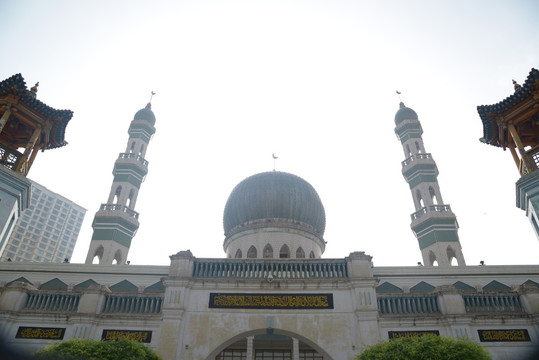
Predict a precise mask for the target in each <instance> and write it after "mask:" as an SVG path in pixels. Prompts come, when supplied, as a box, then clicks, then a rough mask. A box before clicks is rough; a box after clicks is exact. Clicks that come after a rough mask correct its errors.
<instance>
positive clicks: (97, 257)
mask: <svg viewBox="0 0 539 360" xmlns="http://www.w3.org/2000/svg"><path fill="white" fill-rule="evenodd" d="M104 251H105V249H103V246H99V247H98V248H97V249H96V250H95V252H94V257H93V259H92V264H99V263H101V259H102V258H103V252H104Z"/></svg>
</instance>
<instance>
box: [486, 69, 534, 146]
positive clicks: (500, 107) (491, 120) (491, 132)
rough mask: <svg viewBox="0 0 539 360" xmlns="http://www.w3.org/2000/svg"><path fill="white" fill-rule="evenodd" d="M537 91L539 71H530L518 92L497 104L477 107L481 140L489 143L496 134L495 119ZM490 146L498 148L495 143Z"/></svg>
mask: <svg viewBox="0 0 539 360" xmlns="http://www.w3.org/2000/svg"><path fill="white" fill-rule="evenodd" d="M538 89H539V70H537V69H531V71H530V74H529V75H528V78H527V79H526V82H525V83H524V84H523V85H522V87H521V88H520V90H516V91H515V93H514V94H512V95H510V96H508V97H506V98H505V99H504V100H502V101H500V102H499V103H497V104H493V105H479V106H478V107H477V112H478V113H479V116H480V117H481V121H482V122H483V138H484V139H485V142H487V143H490V141H491V140H492V139H493V137H494V136H495V134H496V133H497V124H496V117H497V116H498V115H499V114H501V113H503V112H504V111H506V110H508V109H510V108H511V107H513V106H516V105H517V104H519V103H520V102H522V101H523V100H525V99H526V98H528V97H530V96H531V95H532V93H533V92H534V91H536V90H538ZM492 145H495V146H499V144H495V143H493V144H492Z"/></svg>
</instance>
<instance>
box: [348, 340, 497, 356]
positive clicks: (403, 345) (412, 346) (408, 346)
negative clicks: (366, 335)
mask: <svg viewBox="0 0 539 360" xmlns="http://www.w3.org/2000/svg"><path fill="white" fill-rule="evenodd" d="M490 359H491V357H490V354H489V353H488V351H487V350H485V349H484V348H483V347H482V346H481V345H479V344H477V343H475V342H473V341H471V340H469V339H458V340H455V339H453V338H450V337H443V336H436V335H425V336H417V337H402V338H398V339H393V340H389V341H384V342H381V343H379V344H376V345H373V346H370V347H368V348H367V349H366V350H365V351H363V352H362V353H361V354H360V355H358V356H357V357H356V360H490Z"/></svg>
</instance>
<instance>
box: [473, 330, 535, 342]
mask: <svg viewBox="0 0 539 360" xmlns="http://www.w3.org/2000/svg"><path fill="white" fill-rule="evenodd" d="M477 331H478V333H479V340H481V341H482V342H489V341H531V339H530V334H529V333H528V330H526V329H510V330H477Z"/></svg>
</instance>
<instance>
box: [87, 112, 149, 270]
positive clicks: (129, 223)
mask: <svg viewBox="0 0 539 360" xmlns="http://www.w3.org/2000/svg"><path fill="white" fill-rule="evenodd" d="M154 125H155V115H154V114H153V112H152V110H151V104H150V103H148V105H146V107H145V108H144V109H141V110H139V111H138V112H137V113H136V114H135V117H134V118H133V121H131V125H130V126H129V130H128V133H129V140H128V141H127V147H126V149H125V152H123V153H120V155H119V156H118V159H117V160H116V162H115V163H114V169H113V170H112V174H113V175H114V180H113V181H112V187H111V189H110V194H109V198H108V200H107V203H106V204H101V207H100V208H99V210H98V211H97V213H96V214H95V218H94V221H93V223H92V227H93V228H94V233H93V235H92V241H91V243H90V249H89V250H88V255H87V257H86V264H91V263H92V262H93V260H94V258H95V257H96V256H97V258H98V259H99V264H103V265H110V264H113V263H114V262H115V263H116V264H125V262H126V259H127V253H128V252H129V247H130V245H131V240H132V239H133V237H134V236H135V233H136V232H137V229H138V227H139V221H138V217H139V214H138V213H137V212H136V211H135V204H136V202H137V196H138V192H139V190H140V185H141V184H142V182H143V181H144V178H145V177H146V174H147V173H148V161H147V160H146V159H144V155H145V154H146V150H147V149H148V144H149V143H150V140H151V138H152V136H153V134H154V133H155V127H154Z"/></svg>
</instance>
